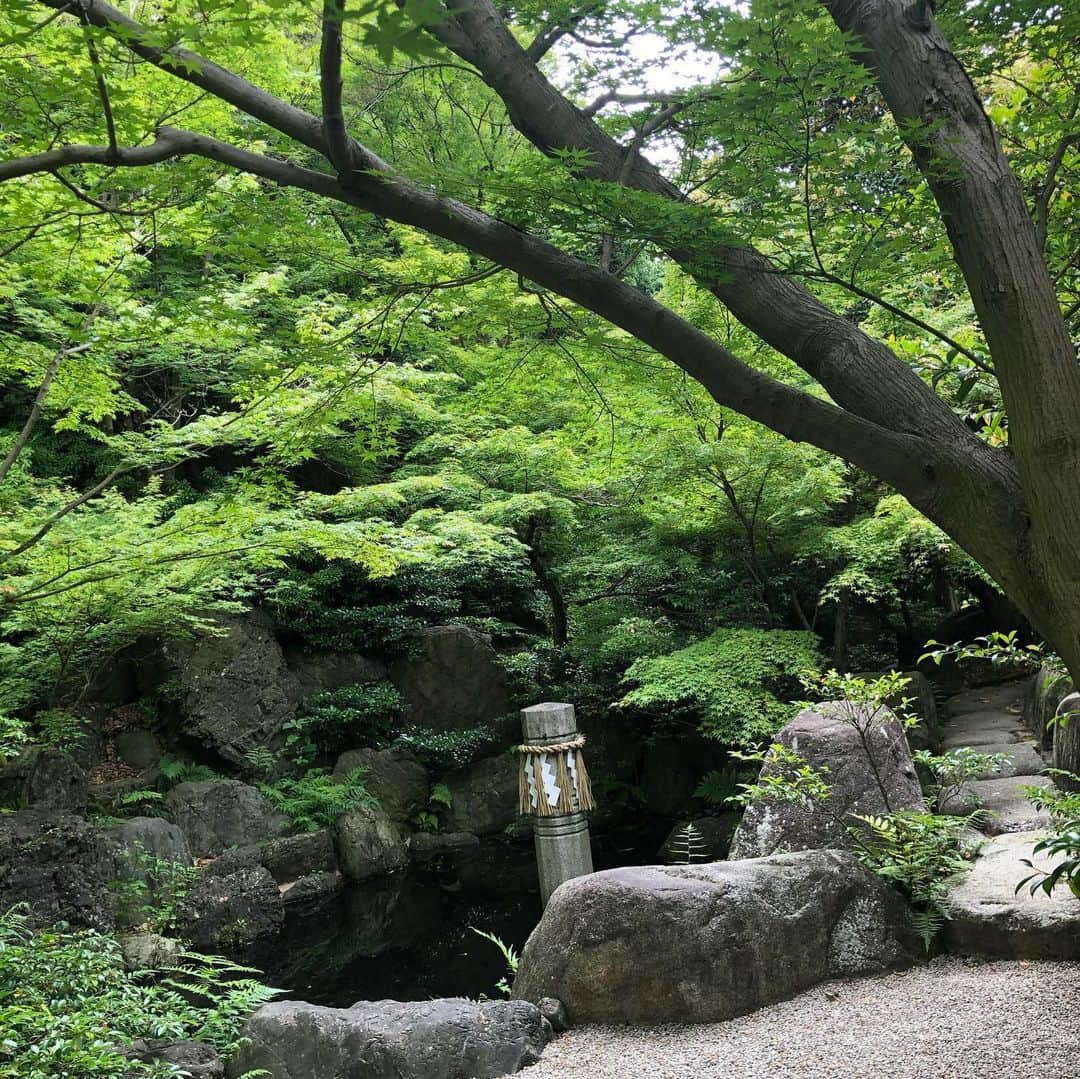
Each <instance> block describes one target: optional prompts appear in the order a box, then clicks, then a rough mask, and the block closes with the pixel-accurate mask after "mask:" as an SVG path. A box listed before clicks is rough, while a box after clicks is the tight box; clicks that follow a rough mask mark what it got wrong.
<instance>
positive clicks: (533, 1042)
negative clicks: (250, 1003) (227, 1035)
mask: <svg viewBox="0 0 1080 1079" xmlns="http://www.w3.org/2000/svg"><path fill="white" fill-rule="evenodd" d="M244 1034H245V1036H246V1037H247V1038H249V1039H250V1041H249V1043H248V1044H247V1045H245V1046H244V1047H243V1048H242V1049H241V1050H240V1052H239V1053H238V1055H237V1056H236V1058H235V1059H234V1060H233V1061H232V1063H231V1064H230V1065H229V1071H228V1074H229V1076H231V1077H236V1076H239V1075H242V1074H243V1073H244V1072H245V1071H246V1070H248V1069H254V1068H266V1069H267V1071H269V1072H270V1074H271V1075H273V1076H274V1079H464V1077H466V1076H467V1077H469V1079H494V1077H495V1076H502V1075H512V1074H515V1073H516V1072H518V1071H520V1070H521V1069H522V1068H525V1067H527V1066H528V1065H530V1064H533V1063H535V1062H536V1061H537V1060H538V1059H539V1056H540V1052H541V1050H542V1049H543V1045H544V1041H543V1032H542V1022H541V1018H540V1012H539V1011H538V1009H537V1008H535V1007H533V1006H532V1005H531V1004H526V1003H524V1002H523V1001H501V1000H500V1001H484V1002H481V1003H476V1002H475V1001H471V1000H462V999H448V1000H425V1001H418V1002H416V1003H407V1004H406V1003H399V1002H398V1001H393V1000H380V1001H375V1002H370V1003H369V1002H367V1001H361V1002H360V1003H359V1004H354V1005H353V1006H352V1007H351V1008H322V1007H319V1006H317V1005H315V1004H303V1003H300V1002H298V1001H282V1002H281V1003H274V1004H267V1005H266V1006H265V1007H263V1008H260V1009H259V1010H258V1011H257V1012H255V1014H254V1015H253V1016H252V1017H251V1019H249V1020H248V1023H247V1025H246V1027H245V1028H244Z"/></svg>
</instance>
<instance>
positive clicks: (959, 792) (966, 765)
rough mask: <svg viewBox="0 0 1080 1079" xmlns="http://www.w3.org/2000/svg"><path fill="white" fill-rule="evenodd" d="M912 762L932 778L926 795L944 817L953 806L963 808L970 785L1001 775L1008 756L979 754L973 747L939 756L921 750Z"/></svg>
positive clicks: (964, 747)
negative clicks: (990, 776) (966, 789)
mask: <svg viewBox="0 0 1080 1079" xmlns="http://www.w3.org/2000/svg"><path fill="white" fill-rule="evenodd" d="M912 759H913V760H914V761H915V763H916V764H921V765H922V766H923V767H924V768H925V769H926V770H927V771H928V772H929V773H930V775H931V776H933V783H932V784H931V786H930V789H929V790H928V791H927V793H928V794H929V795H930V796H931V798H932V800H933V805H934V809H935V810H936V811H937V812H938V813H942V812H945V811H947V810H948V808H949V807H950V806H952V807H954V808H955V807H957V806H959V805H962V804H963V801H964V797H963V796H964V792H965V788H966V787H967V785H968V783H970V782H971V780H973V779H978V777H979V776H981V775H985V774H986V773H988V772H1000V771H1001V768H1002V765H1004V764H1005V762H1006V761H1008V759H1009V755H1008V754H1007V753H980V752H979V751H978V750H977V749H972V748H971V747H970V746H960V747H959V748H957V749H950V750H949V751H948V752H946V753H942V754H941V755H940V756H938V755H936V754H934V753H931V752H930V750H928V749H920V750H919V751H918V752H917V753H913V754H912ZM976 801H977V800H976ZM973 808H975V807H973Z"/></svg>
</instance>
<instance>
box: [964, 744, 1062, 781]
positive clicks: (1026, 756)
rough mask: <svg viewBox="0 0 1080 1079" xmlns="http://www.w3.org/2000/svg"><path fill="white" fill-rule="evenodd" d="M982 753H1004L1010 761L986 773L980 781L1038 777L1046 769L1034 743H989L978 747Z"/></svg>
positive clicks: (1044, 762) (980, 776)
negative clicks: (1014, 777) (1013, 777)
mask: <svg viewBox="0 0 1080 1079" xmlns="http://www.w3.org/2000/svg"><path fill="white" fill-rule="evenodd" d="M976 748H977V749H978V751H979V752H980V753H988V754H991V755H993V754H996V753H1003V754H1004V755H1005V756H1006V757H1007V758H1008V759H1007V760H1006V761H1005V762H1004V763H1003V764H1002V765H1001V766H1000V767H999V768H998V769H997V770H996V771H991V772H984V773H983V774H981V775H979V776H978V777H977V778H978V779H1009V778H1010V777H1012V776H1037V775H1038V774H1039V773H1040V772H1042V771H1044V770H1045V769H1046V761H1044V760H1043V759H1042V756H1041V755H1040V754H1039V751H1038V750H1037V749H1036V748H1035V743H1034V742H987V743H983V744H981V745H979V746H977V747H976Z"/></svg>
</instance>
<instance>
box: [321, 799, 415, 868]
mask: <svg viewBox="0 0 1080 1079" xmlns="http://www.w3.org/2000/svg"><path fill="white" fill-rule="evenodd" d="M334 836H335V838H336V840H337V851H338V861H339V862H340V863H341V871H342V873H344V874H345V876H346V877H348V878H349V879H350V880H355V881H365V880H370V879H371V878H372V877H381V876H383V875H384V874H386V873H392V872H393V871H394V870H395V869H401V868H402V867H403V866H405V865H406V864H407V863H408V861H409V834H408V832H406V831H405V830H404V829H403V828H401V827H400V826H399V825H397V824H395V823H394V822H393V821H392V820H390V818H389V817H387V816H386V814H385V813H381V812H379V811H378V810H374V809H368V808H367V807H366V806H359V807H357V808H356V809H353V810H351V811H350V812H348V813H344V814H342V816H340V817H338V819H337V821H336V822H335V825H334Z"/></svg>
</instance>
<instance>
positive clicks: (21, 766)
mask: <svg viewBox="0 0 1080 1079" xmlns="http://www.w3.org/2000/svg"><path fill="white" fill-rule="evenodd" d="M86 802H87V786H86V773H85V772H84V771H83V770H82V769H81V768H80V767H79V766H78V765H77V764H76V763H75V761H74V760H72V758H71V757H69V756H68V755H67V754H66V753H64V752H63V751H62V750H59V749H49V748H47V747H44V746H34V747H32V748H31V749H27V750H24V751H23V752H22V753H20V754H19V755H18V756H17V757H16V758H15V759H14V760H11V761H8V762H7V764H5V765H4V766H3V767H2V768H0V806H2V807H3V808H5V809H29V808H31V807H32V806H41V807H46V806H48V807H51V808H52V809H58V810H67V811H70V812H73V813H78V812H81V811H82V810H84V809H85V808H86Z"/></svg>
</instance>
